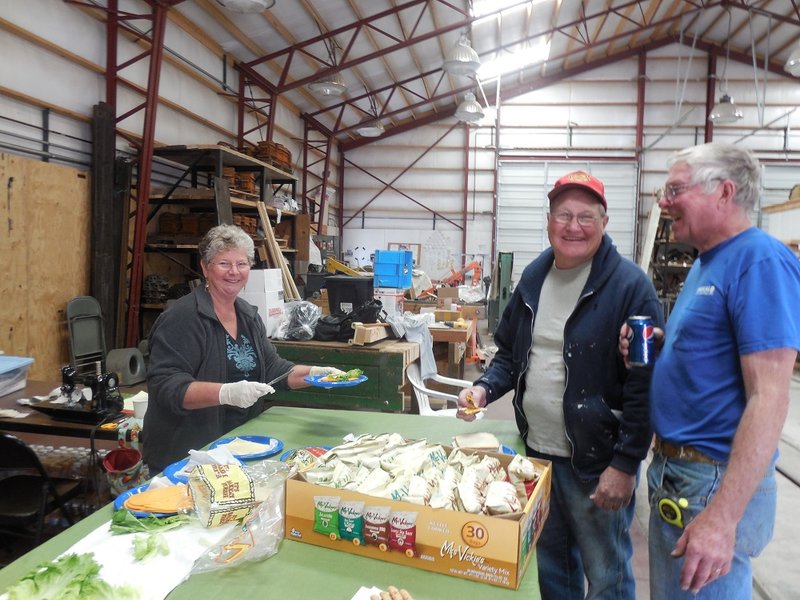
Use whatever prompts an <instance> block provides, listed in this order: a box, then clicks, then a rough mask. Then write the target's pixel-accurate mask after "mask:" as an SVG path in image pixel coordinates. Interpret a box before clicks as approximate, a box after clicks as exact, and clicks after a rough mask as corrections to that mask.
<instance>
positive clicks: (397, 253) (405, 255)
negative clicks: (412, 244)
mask: <svg viewBox="0 0 800 600" xmlns="http://www.w3.org/2000/svg"><path fill="white" fill-rule="evenodd" d="M378 263H394V264H401V265H408V268H409V269H410V268H411V267H412V265H413V263H414V253H413V252H411V250H375V261H374V264H378Z"/></svg>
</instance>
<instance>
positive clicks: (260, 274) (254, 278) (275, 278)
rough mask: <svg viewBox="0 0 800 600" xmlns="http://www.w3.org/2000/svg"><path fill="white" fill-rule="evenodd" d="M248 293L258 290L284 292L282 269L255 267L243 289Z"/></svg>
mask: <svg viewBox="0 0 800 600" xmlns="http://www.w3.org/2000/svg"><path fill="white" fill-rule="evenodd" d="M242 291H244V292H246V293H248V294H251V293H256V292H276V291H280V292H283V278H282V277H281V270H280V269H253V270H251V271H250V277H248V279H247V284H245V286H244V290H242Z"/></svg>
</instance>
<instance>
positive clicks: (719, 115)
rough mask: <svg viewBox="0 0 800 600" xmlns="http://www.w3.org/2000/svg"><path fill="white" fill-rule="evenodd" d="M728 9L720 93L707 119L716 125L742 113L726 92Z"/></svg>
mask: <svg viewBox="0 0 800 600" xmlns="http://www.w3.org/2000/svg"><path fill="white" fill-rule="evenodd" d="M727 10H728V36H727V38H726V39H725V65H724V66H723V67H722V83H721V84H720V86H719V90H720V92H722V95H721V96H720V98H719V102H717V104H715V105H714V108H712V109H711V112H710V113H709V115H708V120H709V121H711V122H712V123H713V124H714V125H718V124H720V123H736V121H738V120H739V119H741V118H742V117H743V116H744V115H743V114H742V111H741V110H740V109H739V107H738V106H736V102H734V101H733V98H731V97H730V95H729V94H728V76H727V73H728V60H729V58H730V52H731V11H730V9H727Z"/></svg>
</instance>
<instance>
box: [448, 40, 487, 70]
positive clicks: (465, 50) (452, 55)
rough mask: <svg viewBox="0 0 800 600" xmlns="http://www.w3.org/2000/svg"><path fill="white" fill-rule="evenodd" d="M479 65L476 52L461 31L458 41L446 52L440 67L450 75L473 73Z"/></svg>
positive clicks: (479, 61)
mask: <svg viewBox="0 0 800 600" xmlns="http://www.w3.org/2000/svg"><path fill="white" fill-rule="evenodd" d="M480 66H481V60H480V58H478V53H477V52H475V50H473V49H472V46H470V44H469V40H468V39H467V36H466V34H464V33H462V34H461V37H460V38H459V39H458V43H457V44H456V45H455V47H454V48H453V49H452V50H451V51H450V52H449V53H448V54H447V57H446V58H445V61H444V64H443V65H442V68H443V69H444V70H445V72H447V73H450V74H451V75H474V74H475V72H476V71H477V70H478V69H479V68H480Z"/></svg>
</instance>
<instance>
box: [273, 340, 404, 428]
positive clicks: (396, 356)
mask: <svg viewBox="0 0 800 600" xmlns="http://www.w3.org/2000/svg"><path fill="white" fill-rule="evenodd" d="M272 343H273V344H274V346H275V348H277V350H278V354H280V355H281V356H282V357H283V358H286V359H287V360H291V361H292V362H294V363H297V364H304V365H323V366H332V367H337V368H339V369H342V370H345V371H346V370H349V369H361V370H362V371H364V375H366V376H367V377H368V379H367V381H366V382H364V383H362V384H361V385H357V386H354V387H345V388H338V389H325V388H317V387H310V388H304V389H301V390H292V391H291V392H280V391H279V392H276V393H275V395H274V396H273V397H271V401H270V404H276V403H277V404H283V405H286V406H297V405H301V406H309V407H314V408H321V407H322V408H349V409H366V410H376V411H383V412H405V411H408V410H409V409H410V407H411V395H410V391H407V390H406V391H404V389H403V388H404V387H405V386H406V368H407V367H408V365H409V364H410V363H412V362H414V361H415V360H417V359H418V358H419V345H418V344H417V343H415V342H407V341H405V340H382V341H380V342H376V343H374V344H370V345H365V346H354V345H352V344H347V343H343V342H320V341H318V340H309V341H306V342H295V341H288V340H272Z"/></svg>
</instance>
